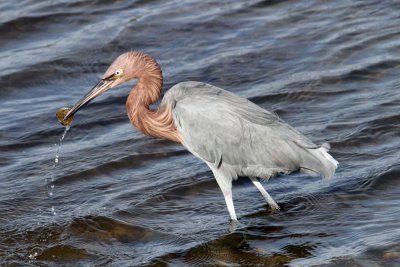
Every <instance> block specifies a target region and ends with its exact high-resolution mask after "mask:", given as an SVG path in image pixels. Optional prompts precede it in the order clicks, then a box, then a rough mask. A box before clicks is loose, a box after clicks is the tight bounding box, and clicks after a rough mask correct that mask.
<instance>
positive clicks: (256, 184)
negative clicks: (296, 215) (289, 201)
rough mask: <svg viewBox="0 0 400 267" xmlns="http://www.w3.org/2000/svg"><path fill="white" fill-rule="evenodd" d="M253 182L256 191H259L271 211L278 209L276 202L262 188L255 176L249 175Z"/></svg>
mask: <svg viewBox="0 0 400 267" xmlns="http://www.w3.org/2000/svg"><path fill="white" fill-rule="evenodd" d="M249 178H250V180H251V181H252V182H253V184H254V185H255V187H257V189H258V191H260V193H261V195H262V196H263V197H264V199H265V201H267V203H268V205H269V206H270V207H271V209H272V211H275V210H279V206H278V204H276V202H275V201H274V200H273V199H272V197H271V196H270V195H269V194H268V192H267V191H266V190H265V189H264V187H263V186H262V184H261V183H260V181H259V180H258V179H257V178H256V177H249Z"/></svg>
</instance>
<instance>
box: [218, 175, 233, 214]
mask: <svg viewBox="0 0 400 267" xmlns="http://www.w3.org/2000/svg"><path fill="white" fill-rule="evenodd" d="M214 176H215V180H217V183H218V185H219V188H221V191H222V194H223V195H224V198H225V202H226V206H227V207H228V212H229V215H230V217H231V220H232V221H237V218H236V213H235V207H234V206H233V199H232V179H231V178H230V177H225V176H224V175H221V174H219V173H215V172H214Z"/></svg>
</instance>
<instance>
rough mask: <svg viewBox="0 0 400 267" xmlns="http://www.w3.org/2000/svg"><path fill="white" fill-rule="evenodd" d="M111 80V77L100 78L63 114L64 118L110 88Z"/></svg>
mask: <svg viewBox="0 0 400 267" xmlns="http://www.w3.org/2000/svg"><path fill="white" fill-rule="evenodd" d="M112 82H113V80H112V79H102V80H101V81H100V82H98V83H97V84H96V85H95V86H94V87H93V88H92V90H90V91H89V92H88V93H87V94H86V95H85V96H84V97H82V99H81V100H79V101H78V102H77V103H76V104H75V105H74V106H73V107H72V108H71V110H70V111H69V112H68V113H67V114H65V117H64V120H66V119H68V118H69V117H71V116H72V115H74V114H75V113H76V112H77V111H78V110H79V109H80V108H81V107H83V106H84V105H86V104H88V103H89V102H90V101H92V100H93V99H94V98H96V97H97V96H99V95H100V94H101V93H103V92H105V91H107V90H108V89H109V88H110V85H111V83H112Z"/></svg>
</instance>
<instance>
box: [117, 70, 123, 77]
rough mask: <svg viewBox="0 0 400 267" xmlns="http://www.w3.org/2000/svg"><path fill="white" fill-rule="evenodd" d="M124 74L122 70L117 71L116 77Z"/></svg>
mask: <svg viewBox="0 0 400 267" xmlns="http://www.w3.org/2000/svg"><path fill="white" fill-rule="evenodd" d="M122 73H123V72H122V70H121V69H119V70H116V71H115V75H116V76H122Z"/></svg>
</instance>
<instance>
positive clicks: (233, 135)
mask: <svg viewBox="0 0 400 267" xmlns="http://www.w3.org/2000/svg"><path fill="white" fill-rule="evenodd" d="M132 79H137V80H138V83H137V85H136V86H135V87H134V88H133V89H132V91H131V92H130V94H129V96H128V99H127V101H126V109H127V112H128V116H129V119H130V120H131V122H132V124H133V125H134V126H135V127H136V128H137V129H138V130H139V131H141V132H142V133H144V134H146V135H149V136H153V137H156V138H164V139H168V140H171V141H174V142H177V143H180V144H182V145H183V146H184V147H186V149H187V150H189V151H190V152H191V153H192V154H193V155H195V156H197V157H198V158H200V159H201V160H203V161H204V162H205V163H206V164H207V165H208V166H209V167H210V169H211V170H212V172H213V174H214V176H215V179H216V180H217V183H218V185H219V187H220V188H221V191H222V193H223V195H224V198H225V202H226V205H227V208H228V212H229V215H230V218H231V219H232V221H236V220H237V218H236V213H235V209H234V206H233V200H232V181H233V180H235V179H237V178H238V176H246V177H249V178H250V180H251V182H252V183H253V184H254V185H255V187H256V188H257V189H258V190H259V191H260V193H261V194H262V196H263V197H264V199H265V200H266V202H267V203H268V204H269V206H270V207H271V209H273V210H276V209H279V206H278V205H277V204H276V202H275V201H274V200H273V199H272V198H271V196H270V195H269V194H268V193H267V191H266V190H265V189H264V188H263V186H262V185H261V183H260V181H259V180H258V179H259V178H261V179H269V178H270V177H272V176H274V175H276V174H288V173H290V172H293V171H302V172H305V173H307V174H310V175H321V176H325V177H329V176H332V175H333V174H334V173H335V169H336V167H337V164H338V163H337V161H336V160H335V159H334V158H333V157H332V156H331V155H330V154H328V149H329V147H328V145H316V144H314V143H313V142H311V141H310V140H309V139H308V138H307V137H305V136H304V135H302V134H301V133H299V132H298V131H297V130H295V129H294V128H292V127H291V126H289V125H288V124H286V123H285V122H284V121H283V120H281V119H280V118H279V117H278V116H276V115H275V114H273V113H270V112H268V111H267V110H264V109H262V108H260V107H259V106H257V105H256V104H254V103H252V102H250V101H249V100H247V99H245V98H242V97H240V96H238V95H235V94H233V93H230V92H228V91H225V90H223V89H221V88H218V87H215V86H212V85H209V84H206V83H201V82H192V81H190V82H182V83H179V84H177V85H175V86H173V87H172V88H171V89H169V90H168V92H166V94H165V96H164V98H163V100H162V102H161V104H160V106H159V107H158V108H157V109H155V110H150V109H149V105H150V104H152V103H154V102H156V101H157V100H158V99H159V98H160V95H161V88H162V85H163V77H162V74H161V69H160V66H159V65H158V63H157V62H156V61H155V60H154V59H153V58H152V57H151V56H149V55H147V54H144V53H142V52H128V53H125V54H122V55H120V56H119V57H118V58H117V59H116V60H115V61H114V62H113V63H112V64H111V66H110V67H109V68H108V70H107V71H106V73H105V74H104V76H103V79H102V80H101V81H100V82H99V83H98V84H97V85H96V86H95V87H94V88H93V89H92V90H91V91H90V92H89V93H88V94H87V95H85V96H84V97H83V98H82V99H81V100H80V101H79V102H77V103H76V105H75V106H73V107H72V109H71V110H70V111H69V112H68V113H67V114H66V116H65V117H64V119H68V118H69V117H71V116H72V115H73V114H74V113H75V112H77V111H78V110H79V109H80V108H81V107H82V106H84V105H85V104H87V103H89V102H90V101H91V100H92V99H94V98H95V97H97V96H98V95H100V94H101V93H103V92H105V91H107V90H108V89H110V88H112V87H115V86H117V85H120V84H122V83H124V82H127V81H129V80H132Z"/></svg>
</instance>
